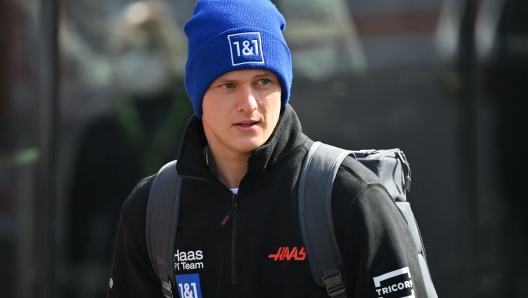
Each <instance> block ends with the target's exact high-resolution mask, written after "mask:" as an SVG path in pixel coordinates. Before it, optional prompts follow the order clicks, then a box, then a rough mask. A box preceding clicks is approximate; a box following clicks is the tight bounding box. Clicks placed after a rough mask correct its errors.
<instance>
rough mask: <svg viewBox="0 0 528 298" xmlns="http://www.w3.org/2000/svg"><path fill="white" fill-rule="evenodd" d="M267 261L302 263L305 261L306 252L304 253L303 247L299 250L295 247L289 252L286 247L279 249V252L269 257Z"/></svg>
mask: <svg viewBox="0 0 528 298" xmlns="http://www.w3.org/2000/svg"><path fill="white" fill-rule="evenodd" d="M268 258H269V259H273V261H290V260H292V258H293V260H295V261H304V259H306V252H305V251H304V247H301V249H300V250H298V249H297V247H294V248H292V249H291V250H290V248H288V247H279V251H278V252H277V253H276V254H274V255H269V256H268Z"/></svg>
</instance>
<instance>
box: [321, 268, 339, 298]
mask: <svg viewBox="0 0 528 298" xmlns="http://www.w3.org/2000/svg"><path fill="white" fill-rule="evenodd" d="M337 272H338V274H337V275H334V276H330V277H328V278H325V277H324V276H323V277H322V278H321V279H322V280H323V283H324V285H325V287H326V292H327V293H328V296H330V297H336V296H338V295H341V294H343V293H345V285H344V284H343V276H342V275H341V271H337Z"/></svg>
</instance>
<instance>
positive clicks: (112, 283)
mask: <svg viewBox="0 0 528 298" xmlns="http://www.w3.org/2000/svg"><path fill="white" fill-rule="evenodd" d="M108 286H109V287H110V289H112V288H113V287H114V280H113V279H111V278H110V282H109V283H108Z"/></svg>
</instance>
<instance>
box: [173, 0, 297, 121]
mask: <svg viewBox="0 0 528 298" xmlns="http://www.w3.org/2000/svg"><path fill="white" fill-rule="evenodd" d="M285 28H286V21H285V20H284V17H283V16H282V15H281V14H280V12H279V11H278V10H277V8H276V7H275V5H274V4H273V3H271V2H270V0H200V1H198V3H197V4H196V7H195V8H194V15H193V17H192V18H191V19H189V21H187V23H186V24H185V26H184V28H183V29H184V31H185V34H186V35H187V38H188V39H189V51H188V59H187V65H186V66H185V70H186V74H185V82H184V83H185V89H186V90H187V95H189V98H190V99H191V102H192V105H193V109H194V113H195V114H196V116H198V117H199V118H201V117H202V100H203V96H204V94H205V92H206V91H207V90H208V89H209V86H210V85H211V84H212V83H213V81H214V80H216V79H217V78H218V77H220V76H221V75H223V74H225V73H227V72H230V71H234V70H241V69H265V70H269V71H271V72H273V73H275V75H277V77H278V79H279V82H280V84H281V87H282V98H281V99H282V106H285V105H286V104H287V103H288V100H289V98H290V88H291V83H292V62H291V55H290V50H289V49H288V46H287V45H286V41H285V40H284V37H283V36H282V31H283V30H284V29H285Z"/></svg>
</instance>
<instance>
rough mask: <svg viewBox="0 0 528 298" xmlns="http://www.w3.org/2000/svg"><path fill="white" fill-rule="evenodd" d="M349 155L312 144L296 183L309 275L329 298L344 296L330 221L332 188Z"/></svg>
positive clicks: (350, 152) (332, 225) (325, 146)
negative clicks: (310, 274)
mask: <svg viewBox="0 0 528 298" xmlns="http://www.w3.org/2000/svg"><path fill="white" fill-rule="evenodd" d="M349 154H352V151H346V150H343V149H340V148H337V147H333V146H330V145H327V144H323V143H320V142H315V143H314V144H313V145H312V147H311V148H310V150H309V151H308V153H307V154H306V157H305V160H304V164H303V167H302V171H301V177H300V180H299V198H298V200H299V206H298V208H299V224H300V227H301V234H302V238H303V241H304V246H305V248H306V253H307V255H308V262H309V263H310V268H311V270H312V276H313V278H314V280H315V282H316V283H317V284H318V285H320V286H323V287H326V291H327V293H328V295H329V296H330V297H338V298H346V294H345V285H344V283H343V278H342V275H341V269H342V268H343V260H342V258H341V253H340V252H339V247H338V246H337V241H336V237H335V233H334V223H333V219H332V188H333V185H334V179H335V177H336V174H337V170H338V169H339V166H340V165H341V162H342V161H343V159H345V157H346V156H347V155H349ZM321 198H324V199H321ZM321 211H323V212H321Z"/></svg>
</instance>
